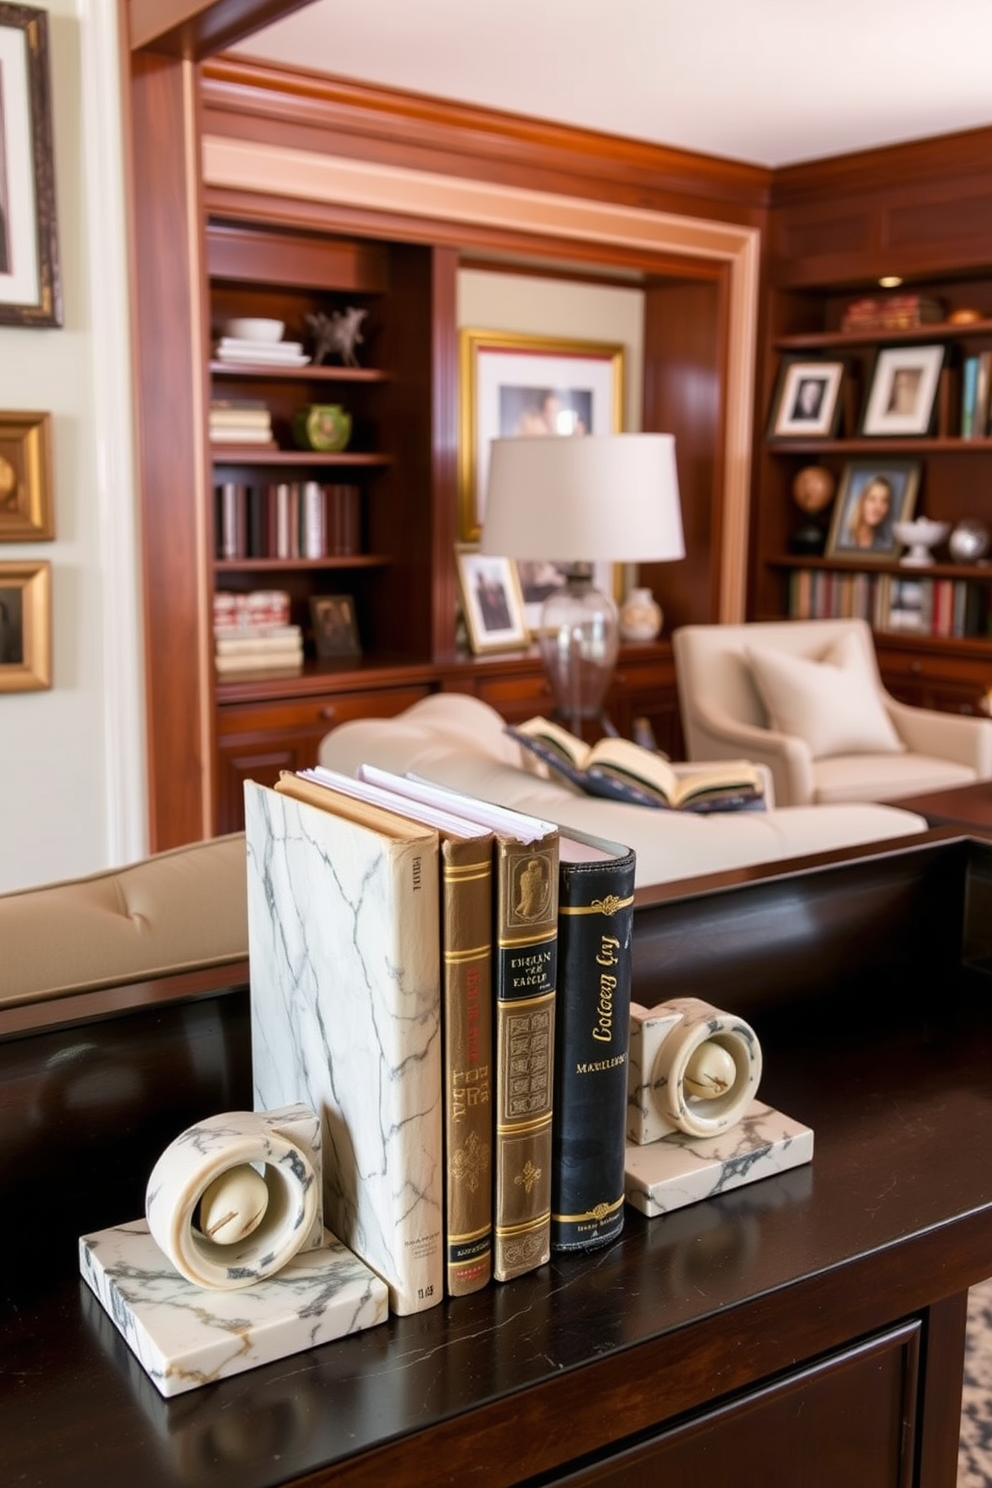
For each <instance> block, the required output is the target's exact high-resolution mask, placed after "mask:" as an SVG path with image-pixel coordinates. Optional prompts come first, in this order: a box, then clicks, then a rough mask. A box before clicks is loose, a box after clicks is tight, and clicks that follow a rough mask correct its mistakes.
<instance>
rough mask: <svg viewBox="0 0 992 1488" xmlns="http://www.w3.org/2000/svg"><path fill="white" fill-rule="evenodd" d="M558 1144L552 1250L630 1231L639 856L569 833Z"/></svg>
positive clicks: (561, 914)
mask: <svg viewBox="0 0 992 1488" xmlns="http://www.w3.org/2000/svg"><path fill="white" fill-rule="evenodd" d="M558 846H559V870H558V873H559V878H558V997H557V1005H556V1014H555V1098H554V1120H553V1123H552V1140H551V1248H552V1250H555V1251H569V1250H592V1249H594V1248H595V1247H596V1246H600V1245H605V1244H606V1243H607V1242H608V1241H610V1240H613V1239H614V1238H615V1237H616V1236H617V1235H619V1233H620V1231H621V1230H622V1228H623V1203H624V1197H623V1196H624V1148H625V1142H626V1124H627V1055H628V1044H629V1037H630V980H631V942H632V937H633V923H634V867H635V857H634V853H633V850H632V849H630V848H627V847H623V846H622V845H621V844H620V843H616V842H609V841H607V840H605V839H604V838H601V837H591V836H587V835H586V834H584V833H578V832H573V831H571V829H570V828H565V827H562V828H561V830H560V833H559V844H558Z"/></svg>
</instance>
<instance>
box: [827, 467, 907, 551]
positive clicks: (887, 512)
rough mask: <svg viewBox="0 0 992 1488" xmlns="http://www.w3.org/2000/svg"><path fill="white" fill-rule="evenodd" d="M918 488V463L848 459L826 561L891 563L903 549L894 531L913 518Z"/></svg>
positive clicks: (832, 520) (832, 521) (835, 507)
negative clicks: (847, 559) (898, 525)
mask: <svg viewBox="0 0 992 1488" xmlns="http://www.w3.org/2000/svg"><path fill="white" fill-rule="evenodd" d="M919 485H920V464H919V461H918V460H851V461H849V462H848V463H847V465H845V467H844V471H843V474H842V475H841V480H840V486H839V487H838V491H837V500H836V502H835V503H834V510H833V516H832V518H831V522H830V532H829V534H828V536H827V545H826V550H825V555H826V557H827V558H852V559H857V561H858V562H859V563H891V562H893V561H894V560H895V558H896V557H897V556H898V554H899V553H900V552H901V551H902V544H901V543H900V542H899V540H898V538H897V537H896V535H895V532H894V530H893V528H894V526H895V523H896V522H907V521H909V519H910V518H911V517H912V515H913V508H914V507H915V505H916V497H917V492H918V491H919Z"/></svg>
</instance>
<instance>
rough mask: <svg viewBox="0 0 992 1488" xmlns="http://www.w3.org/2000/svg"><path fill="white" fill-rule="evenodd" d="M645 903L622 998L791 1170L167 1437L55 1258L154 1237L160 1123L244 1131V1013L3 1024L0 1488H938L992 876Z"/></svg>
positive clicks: (991, 1030)
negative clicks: (101, 1241) (664, 1033)
mask: <svg viewBox="0 0 992 1488" xmlns="http://www.w3.org/2000/svg"><path fill="white" fill-rule="evenodd" d="M641 899H642V902H641V904H640V906H639V909H638V921H637V923H638V931H637V936H638V943H639V946H640V948H641V964H640V970H639V976H640V977H641V979H642V981H646V982H648V983H650V982H652V981H653V982H654V984H655V986H656V1000H660V999H661V998H662V997H663V996H665V995H669V996H670V995H676V994H678V993H679V992H681V991H684V990H687V989H688V990H693V991H702V990H703V988H704V986H706V985H707V984H708V986H709V992H710V996H711V998H712V1000H713V1001H714V1002H716V1003H717V1005H720V1006H727V1005H729V1006H730V1007H731V1008H733V1009H735V1010H738V1011H740V1012H741V1013H742V1014H744V1015H745V1016H748V1017H749V1019H750V1021H751V1022H752V1023H753V1024H754V1026H755V1027H756V1029H757V1030H758V1032H759V1034H760V1036H761V1038H762V1042H763V1046H764V1051H765V1066H766V1073H765V1076H764V1079H763V1082H762V1087H761V1095H762V1096H763V1098H765V1099H767V1100H769V1101H770V1102H772V1103H773V1104H776V1105H780V1106H781V1107H782V1109H784V1110H785V1111H787V1112H789V1113H790V1114H792V1115H795V1116H796V1117H799V1118H801V1119H803V1120H805V1121H808V1122H809V1123H810V1124H811V1125H812V1126H813V1128H814V1131H815V1140H816V1148H815V1155H814V1159H813V1163H812V1164H811V1165H809V1166H807V1167H804V1168H798V1169H793V1170H792V1171H790V1172H788V1173H786V1174H784V1175H782V1176H781V1177H779V1178H773V1179H769V1180H766V1181H764V1182H761V1183H757V1184H754V1185H752V1186H750V1187H746V1188H743V1189H738V1190H735V1191H733V1192H730V1193H727V1194H725V1195H722V1196H719V1197H716V1198H713V1199H711V1200H708V1201H706V1202H705V1203H702V1204H698V1205H695V1206H693V1207H691V1208H688V1209H683V1210H680V1211H678V1212H676V1213H675V1214H672V1215H670V1216H667V1217H665V1218H661V1219H656V1220H652V1221H647V1220H643V1219H642V1218H641V1217H640V1216H638V1215H636V1214H634V1213H633V1212H632V1211H629V1210H628V1215H627V1223H626V1228H625V1231H624V1234H623V1236H622V1238H621V1239H620V1240H619V1241H618V1242H616V1243H615V1244H614V1245H612V1246H611V1247H609V1248H607V1249H606V1250H604V1251H602V1252H600V1253H598V1254H595V1255H592V1256H590V1257H587V1258H584V1259H574V1258H571V1259H567V1260H565V1259H561V1260H555V1261H554V1262H553V1263H552V1264H551V1265H549V1266H547V1267H545V1268H543V1269H542V1270H541V1271H540V1272H537V1273H535V1274H533V1275H532V1276H529V1277H525V1278H522V1279H521V1280H519V1281H515V1282H512V1283H510V1284H508V1285H506V1286H502V1287H497V1286H494V1287H492V1288H490V1289H489V1290H487V1291H485V1292H482V1293H480V1294H477V1295H476V1296H474V1297H468V1298H463V1299H460V1300H456V1301H453V1302H450V1303H445V1304H442V1305H441V1306H439V1307H437V1308H435V1309H433V1310H432V1311H430V1312H427V1313H423V1314H420V1315H419V1316H416V1317H412V1318H391V1319H390V1320H389V1321H388V1322H387V1323H386V1324H384V1325H383V1326H381V1327H379V1328H374V1329H371V1330H369V1331H368V1332H366V1333H364V1334H361V1335H358V1336H357V1337H355V1338H351V1339H344V1340H342V1341H340V1342H338V1343H335V1344H331V1345H328V1346H325V1347H323V1348H321V1349H318V1350H314V1351H312V1352H310V1353H306V1354H300V1355H296V1356H294V1357H292V1358H289V1359H287V1360H285V1361H283V1362H281V1363H277V1364H272V1365H269V1366H266V1367H264V1368H261V1369H258V1370H255V1371H253V1372H251V1373H248V1374H244V1375H241V1376H239V1377H237V1378H235V1379H232V1380H227V1381H223V1382H221V1383H219V1384H217V1385H212V1386H208V1387H206V1388H204V1389H202V1390H198V1391H193V1392H191V1393H189V1394H187V1395H184V1396H180V1397H178V1398H177V1399H175V1400H172V1401H168V1402H167V1401H164V1400H162V1399H161V1397H159V1395H158V1394H157V1392H156V1391H155V1389H154V1388H153V1386H152V1385H151V1383H150V1382H149V1381H148V1380H147V1379H146V1378H145V1376H144V1374H143V1372H142V1371H141V1369H140V1368H139V1366H138V1365H137V1363H136V1362H135V1361H134V1360H133V1358H132V1357H131V1355H130V1354H129V1352H128V1350H127V1348H126V1346H125V1345H124V1343H123V1341H122V1339H120V1337H119V1336H118V1335H117V1333H116V1331H115V1330H114V1328H113V1326H112V1325H111V1323H110V1320H109V1319H108V1318H107V1317H106V1316H105V1315H104V1314H103V1312H102V1311H101V1310H100V1308H99V1307H98V1306H97V1305H96V1303H95V1301H94V1300H93V1299H92V1298H91V1296H90V1294H89V1292H88V1291H87V1289H86V1288H85V1286H84V1285H83V1284H82V1282H81V1281H80V1280H79V1278H78V1273H77V1262H76V1250H75V1236H76V1235H77V1233H79V1232H80V1231H82V1230H85V1229H91V1228H95V1227H97V1226H99V1225H104V1224H111V1223H116V1222H118V1221H123V1220H127V1219H131V1218H134V1217H136V1216H137V1215H138V1214H139V1213H140V1212H141V1195H142V1193H143V1189H144V1183H145V1181H146V1178H147V1172H148V1169H149V1166H150V1163H151V1161H153V1160H154V1158H155V1157H156V1156H157V1155H158V1153H159V1151H161V1149H162V1147H163V1146H164V1145H165V1143H166V1142H167V1141H168V1140H170V1139H171V1137H172V1136H174V1135H175V1134H176V1132H177V1131H178V1130H179V1129H181V1127H182V1125H183V1124H185V1123H187V1122H188V1121H189V1120H191V1119H193V1118H194V1117H195V1116H197V1115H203V1114H207V1113H208V1110H223V1109H234V1108H237V1107H238V1106H241V1105H245V1104H250V1089H249V1084H248V1064H247V1057H248V1044H247V1033H248V1024H247V999H246V994H245V990H244V987H243V985H242V984H239V983H238V981H237V978H234V979H233V982H234V984H233V985H228V983H230V982H231V981H232V977H231V975H230V973H228V975H227V979H226V981H225V977H224V975H223V974H216V973H215V974H214V975H213V977H212V978H211V977H206V978H204V977H203V976H201V977H200V978H199V979H191V980H190V981H189V982H188V983H186V984H184V983H183V982H182V981H181V980H180V981H178V982H175V983H173V984H171V985H170V986H168V987H165V988H162V987H156V986H155V985H154V984H152V985H151V986H148V987H144V988H140V989H135V992H136V997H135V1000H136V1001H139V1002H140V1003H141V1006H139V1007H133V1008H128V1007H127V1006H126V1005H125V1004H126V1002H127V998H126V995H125V993H124V991H120V992H119V993H117V994H115V1006H107V1005H105V1004H104V1005H100V1006H96V1007H91V1008H90V1010H89V1012H88V1013H87V1012H86V1010H85V1009H84V1008H83V1007H82V1006H78V1007H76V1008H75V1009H73V1008H66V1009H65V1010H64V1012H63V1014H62V1016H61V1019H60V1018H59V1017H58V1016H55V1017H53V1015H52V1012H51V1008H49V1009H47V1010H46V1011H45V1015H44V1016H43V1017H41V1018H39V1020H38V1024H37V1026H35V1027H34V1028H31V1027H29V1026H27V1024H28V1021H29V1020H28V1019H27V1018H26V1016H22V1018H21V1019H20V1021H19V1022H18V1021H17V1020H14V1019H13V1012H16V1011H17V1010H12V1012H9V1013H6V1014H4V1013H0V1175H2V1179H3V1194H4V1204H3V1214H4V1218H3V1221H2V1226H0V1230H2V1233H3V1235H4V1244H5V1252H4V1265H3V1305H2V1310H0V1482H3V1483H4V1484H9V1485H11V1488H14V1485H17V1488H56V1485H58V1488H63V1485H64V1484H66V1483H71V1484H72V1485H73V1488H89V1485H97V1484H99V1485H101V1488H102V1485H106V1484H120V1485H122V1488H124V1485H126V1488H132V1485H134V1488H195V1485H200V1484H208V1483H209V1484H210V1485H211V1488H270V1485H275V1484H298V1485H300V1488H303V1485H306V1488H317V1485H321V1484H325V1483H327V1484H331V1483H333V1484H334V1485H335V1488H338V1485H348V1488H350V1485H373V1484H374V1485H375V1488H382V1485H383V1484H389V1485H390V1488H396V1485H413V1484H424V1483H431V1484H453V1485H454V1484H457V1485H460V1488H461V1485H465V1484H468V1483H479V1484H485V1485H487V1488H490V1485H499V1484H511V1483H514V1484H516V1483H525V1484H531V1485H535V1488H536V1485H537V1484H547V1483H551V1482H555V1483H559V1482H561V1483H568V1484H570V1485H582V1488H586V1485H597V1488H601V1485H617V1488H619V1485H620V1484H628V1483H630V1482H632V1481H636V1480H637V1476H638V1474H640V1473H642V1472H644V1471H645V1470H646V1471H647V1474H648V1476H647V1478H646V1481H648V1482H652V1483H654V1482H665V1483H667V1482H672V1483H678V1482H688V1481H694V1482H700V1483H702V1482H705V1483H706V1485H707V1488H731V1485H733V1488H739V1485H740V1484H741V1483H742V1482H752V1483H759V1482H760V1483H761V1485H762V1488H795V1484H796V1483H797V1482H800V1481H801V1482H802V1484H803V1485H804V1488H837V1485H838V1484H857V1485H858V1488H875V1485H882V1484H885V1485H888V1488H909V1485H910V1484H915V1485H921V1488H954V1482H955V1470H956V1451H957V1440H958V1422H959V1413H960V1396H961V1377H962V1358H963V1338H964V1323H965V1305H966V1291H967V1288H968V1287H969V1286H970V1285H971V1284H973V1283H975V1282H977V1281H979V1280H981V1279H983V1278H984V1277H986V1276H987V1275H989V1274H990V1273H992V1078H990V1074H989V1071H990V1069H992V998H990V996H989V993H990V991H992V983H990V981H989V972H990V969H992V915H990V913H989V906H990V899H992V846H989V845H987V844H981V843H977V842H972V841H970V840H968V839H961V838H957V837H955V836H953V835H951V834H939V833H938V834H934V835H933V837H932V839H931V840H928V841H923V842H916V843H915V844H913V845H911V846H907V845H905V844H901V845H899V846H898V847H895V848H893V849H892V850H890V851H869V850H862V852H860V853H859V854H855V855H853V857H852V858H851V861H849V862H840V861H835V860H834V859H832V858H826V859H816V860H806V861H804V862H800V863H798V864H796V865H792V866H791V867H790V869H789V871H787V872H784V873H783V872H781V871H777V872H773V871H769V870H765V871H762V872H754V873H751V874H737V875H729V876H726V878H725V879H724V880H712V881H711V880H705V881H699V882H698V883H697V884H696V885H694V886H690V888H689V890H688V891H684V890H680V891H676V890H671V891H667V892H665V893H659V894H658V895H655V896H651V895H648V896H643V895H642V896H641ZM865 904H869V905H870V906H871V915H870V917H868V915H867V912H866V911H865V909H864V905H865ZM845 905H846V910H845ZM921 906H929V908H930V910H931V912H932V921H931V923H930V925H929V926H927V925H925V924H921V921H922V919H923V916H922V915H921ZM706 924H709V925H711V926H714V925H720V924H722V925H723V926H725V928H726V935H725V937H724V941H723V943H722V944H721V943H720V936H719V935H718V934H713V933H710V934H707V935H706V945H705V948H704V947H703V945H702V944H701V941H700V935H701V930H700V927H702V926H704V925H706ZM762 926H764V927H765V928H764V930H762ZM769 926H770V927H771V934H769V931H768V927H769ZM788 926H791V939H790V936H789V935H788V934H787V933H785V931H784V928H783V927H788ZM762 938H763V939H764V941H765V944H766V947H767V948H768V951H769V954H768V957H767V961H766V964H767V966H768V968H769V969H768V973H767V975H766V977H765V979H764V981H762V979H761V977H760V976H759V975H758V974H757V972H756V971H752V972H749V971H747V966H748V965H749V964H750V965H752V967H756V966H757V964H758V963H757V962H756V961H754V960H753V958H750V952H749V949H748V947H749V945H750V944H751V943H757V942H758V941H760V940H761V939H762ZM680 946H681V949H680ZM735 946H737V947H739V948H740V952H741V959H740V962H738V957H737V955H736V953H735ZM845 946H846V955H847V958H848V959H847V965H846V973H844V972H842V973H841V974H837V972H836V970H835V969H832V968H836V965H837V964H838V958H839V957H840V956H842V954H843V948H844V947H845ZM655 956H657V958H658V960H657V962H655V961H654V960H653V958H654V957H655ZM738 964H740V965H741V966H742V967H743V968H744V971H743V972H742V974H741V975H740V976H737V975H735V968H736V967H737V966H738ZM659 969H661V971H662V975H661V976H660V977H659ZM639 995H640V997H641V1000H642V1001H643V1000H644V994H643V986H642V987H640V988H639ZM46 1018H47V1022H46ZM5 1020H6V1021H5ZM46 1154H47V1159H46ZM800 1463H801V1465H802V1466H801V1472H800V1471H799V1468H798V1464H800Z"/></svg>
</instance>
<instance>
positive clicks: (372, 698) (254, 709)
mask: <svg viewBox="0 0 992 1488" xmlns="http://www.w3.org/2000/svg"><path fill="white" fill-rule="evenodd" d="M430 691H431V689H430V688H429V687H427V686H419V687H376V688H369V689H368V690H367V691H365V692H338V693H332V694H326V695H325V696H323V697H313V698H293V699H287V700H286V701H284V702H276V703H272V702H266V703H232V704H230V705H228V706H221V707H220V708H218V710H217V715H218V718H217V730H218V733H219V734H221V735H232V734H254V733H258V732H264V733H268V732H277V733H278V732H282V731H283V730H286V729H291V730H293V731H294V732H295V731H296V730H298V729H323V730H324V732H326V731H327V730H328V729H332V728H334V727H335V726H336V725H337V724H339V723H345V722H347V720H348V719H349V718H392V717H394V716H395V714H397V713H402V712H403V710H404V709H405V708H410V707H412V706H413V704H414V703H416V702H419V701H420V699H421V698H424V697H427V695H428V693H429V692H430Z"/></svg>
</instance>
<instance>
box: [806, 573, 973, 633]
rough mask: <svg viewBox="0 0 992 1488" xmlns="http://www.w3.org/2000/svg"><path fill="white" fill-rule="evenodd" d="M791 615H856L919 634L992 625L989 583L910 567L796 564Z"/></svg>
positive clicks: (889, 628)
mask: <svg viewBox="0 0 992 1488" xmlns="http://www.w3.org/2000/svg"><path fill="white" fill-rule="evenodd" d="M789 615H790V617H791V618H792V619H794V620H811V619H814V620H822V619H830V618H839V617H846V616H855V617H857V618H859V619H862V620H867V621H868V623H869V624H870V625H871V626H873V628H874V629H875V630H887V631H903V632H909V633H913V634H917V635H934V636H952V637H963V636H977V635H985V634H986V632H987V628H988V605H987V599H986V591H985V587H984V585H981V584H974V583H969V582H968V580H966V579H934V578H922V577H919V576H916V575H913V574H911V573H905V572H904V573H868V572H865V571H860V572H858V573H840V572H833V571H831V570H830V569H796V570H795V571H794V572H793V573H792V574H791V575H790V581H789Z"/></svg>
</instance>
